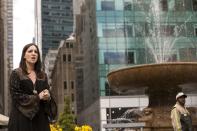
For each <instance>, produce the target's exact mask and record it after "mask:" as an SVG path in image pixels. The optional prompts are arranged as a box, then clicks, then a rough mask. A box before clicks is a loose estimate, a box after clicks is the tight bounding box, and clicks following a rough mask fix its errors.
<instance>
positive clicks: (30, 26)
mask: <svg viewBox="0 0 197 131" xmlns="http://www.w3.org/2000/svg"><path fill="white" fill-rule="evenodd" d="M33 37H34V0H14V1H13V48H14V50H13V61H14V68H17V67H18V65H19V62H20V58H21V53H22V49H23V47H24V45H26V44H28V43H31V42H32V40H33Z"/></svg>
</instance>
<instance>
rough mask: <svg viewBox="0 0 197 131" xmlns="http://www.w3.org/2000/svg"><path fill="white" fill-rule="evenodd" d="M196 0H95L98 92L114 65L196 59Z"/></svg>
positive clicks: (106, 90)
mask: <svg viewBox="0 0 197 131" xmlns="http://www.w3.org/2000/svg"><path fill="white" fill-rule="evenodd" d="M196 11H197V2H196V1H195V0H97V3H96V15H97V35H98V41H99V43H98V45H99V49H98V53H99V78H100V93H101V94H100V95H101V96H106V95H118V94H117V93H114V92H113V91H110V90H109V88H108V86H107V82H106V75H107V73H108V72H109V71H110V70H112V69H116V68H117V67H122V66H128V65H129V66H132V65H138V64H147V63H162V62H173V61H196V60H197V57H196V49H197V48H196V47H197V43H196V39H197V37H196V36H197V17H196Z"/></svg>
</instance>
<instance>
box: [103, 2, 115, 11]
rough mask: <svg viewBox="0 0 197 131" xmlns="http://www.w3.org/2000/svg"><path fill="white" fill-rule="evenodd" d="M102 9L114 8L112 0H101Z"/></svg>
mask: <svg viewBox="0 0 197 131" xmlns="http://www.w3.org/2000/svg"><path fill="white" fill-rule="evenodd" d="M101 9H102V10H115V3H114V1H101Z"/></svg>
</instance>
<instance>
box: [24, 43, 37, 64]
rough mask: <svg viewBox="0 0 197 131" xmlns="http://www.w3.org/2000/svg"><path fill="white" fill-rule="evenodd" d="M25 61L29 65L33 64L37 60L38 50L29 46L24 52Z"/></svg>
mask: <svg viewBox="0 0 197 131" xmlns="http://www.w3.org/2000/svg"><path fill="white" fill-rule="evenodd" d="M24 58H25V61H26V63H29V64H35V63H36V62H37V60H38V50H37V48H36V47H35V46H34V45H32V46H30V47H29V48H28V49H27V50H26V52H25V56H24Z"/></svg>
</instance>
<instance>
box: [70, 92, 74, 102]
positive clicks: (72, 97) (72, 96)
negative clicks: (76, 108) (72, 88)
mask: <svg viewBox="0 0 197 131" xmlns="http://www.w3.org/2000/svg"><path fill="white" fill-rule="evenodd" d="M71 99H72V102H73V101H74V100H75V96H74V94H73V93H72V95H71Z"/></svg>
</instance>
